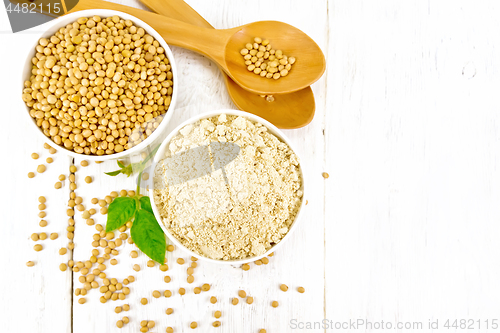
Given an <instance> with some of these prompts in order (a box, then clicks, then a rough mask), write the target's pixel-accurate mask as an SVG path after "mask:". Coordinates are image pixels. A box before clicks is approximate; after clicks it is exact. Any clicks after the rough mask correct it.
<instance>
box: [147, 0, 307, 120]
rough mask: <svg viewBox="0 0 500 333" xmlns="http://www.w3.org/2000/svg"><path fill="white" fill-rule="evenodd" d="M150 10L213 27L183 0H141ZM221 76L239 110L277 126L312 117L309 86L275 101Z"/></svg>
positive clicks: (278, 97)
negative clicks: (269, 100)
mask: <svg viewBox="0 0 500 333" xmlns="http://www.w3.org/2000/svg"><path fill="white" fill-rule="evenodd" d="M141 2H142V3H143V4H144V5H146V6H147V7H148V8H149V9H151V10H152V11H153V12H155V13H158V14H160V15H162V16H167V17H170V18H173V19H176V20H179V21H183V22H186V23H189V24H192V25H197V26H199V27H205V28H212V29H213V27H212V26H211V25H210V23H208V22H207V21H206V20H205V19H204V18H203V17H202V16H201V15H200V14H198V13H197V12H196V11H195V10H194V9H193V8H192V7H191V6H189V5H188V4H187V3H186V2H185V1H183V0H141ZM221 71H222V74H223V75H222V76H223V78H224V82H225V83H226V87H227V90H228V92H229V96H230V97H231V99H232V100H233V102H234V104H236V106H237V107H238V108H240V109H241V110H244V111H247V112H250V113H253V114H255V115H257V116H259V117H262V118H264V119H266V120H268V121H269V122H271V123H272V124H274V125H275V126H276V127H278V128H285V129H292V128H300V127H303V126H306V125H307V124H309V123H310V122H311V120H312V119H313V117H314V110H315V103H314V95H313V92H312V89H311V87H307V88H304V89H302V90H299V91H296V92H293V93H289V94H282V95H273V96H272V98H273V99H274V101H272V102H268V101H267V100H266V98H264V97H261V96H259V95H257V94H254V93H251V92H249V91H247V90H245V89H243V88H242V87H240V86H239V85H237V84H236V83H234V81H233V80H231V78H230V77H229V76H227V75H226V74H225V73H224V71H223V70H222V69H221Z"/></svg>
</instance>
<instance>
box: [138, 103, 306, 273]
mask: <svg viewBox="0 0 500 333" xmlns="http://www.w3.org/2000/svg"><path fill="white" fill-rule="evenodd" d="M150 173H151V174H152V176H150V177H149V180H148V186H149V196H150V198H151V204H152V208H153V212H154V215H155V217H156V219H157V221H158V222H159V224H160V226H161V228H162V229H163V231H164V232H165V234H166V235H167V237H168V238H169V240H170V242H172V243H173V244H174V245H176V246H177V247H179V248H181V249H183V250H184V251H186V252H187V253H189V254H190V255H191V256H194V257H196V258H199V259H201V260H205V261H209V262H213V263H218V264H232V265H239V264H246V263H249V262H252V261H256V260H259V259H261V258H263V257H265V256H268V255H269V254H270V253H272V252H274V251H275V250H277V249H278V248H279V247H280V246H281V245H282V244H283V243H284V242H285V240H287V239H289V238H290V237H291V234H292V232H293V231H294V230H295V229H296V227H297V222H298V221H299V220H300V216H301V214H302V211H303V210H304V205H305V192H304V190H305V186H304V183H305V182H304V172H303V171H302V166H301V164H300V158H299V157H298V156H297V150H296V149H295V148H294V147H293V144H292V143H291V142H290V140H289V139H288V138H287V137H286V136H285V135H284V134H283V133H282V132H281V131H280V130H279V129H278V128H276V127H275V126H274V125H272V124H271V123H269V122H268V121H266V120H264V119H262V118H260V117H258V116H255V115H253V114H250V113H247V112H244V111H238V110H218V111H212V112H207V113H202V114H200V115H198V116H196V117H193V118H190V119H189V120H187V121H185V122H184V123H182V124H180V125H179V126H178V127H177V128H176V129H175V130H173V131H172V132H171V133H170V134H169V135H168V136H167V138H166V139H165V140H164V141H163V143H162V144H161V146H160V148H159V149H158V152H157V153H156V155H155V157H154V160H153V164H152V167H151V171H150Z"/></svg>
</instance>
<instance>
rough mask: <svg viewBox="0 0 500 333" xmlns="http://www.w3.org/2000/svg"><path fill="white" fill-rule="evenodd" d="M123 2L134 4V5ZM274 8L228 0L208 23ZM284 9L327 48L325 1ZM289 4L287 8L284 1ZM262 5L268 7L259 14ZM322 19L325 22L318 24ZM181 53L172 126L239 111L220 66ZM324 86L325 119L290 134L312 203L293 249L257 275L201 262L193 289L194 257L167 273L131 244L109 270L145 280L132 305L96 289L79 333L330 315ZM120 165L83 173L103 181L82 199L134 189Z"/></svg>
mask: <svg viewBox="0 0 500 333" xmlns="http://www.w3.org/2000/svg"><path fill="white" fill-rule="evenodd" d="M121 3H126V4H130V3H131V2H121ZM190 4H191V5H192V6H193V7H194V8H195V9H198V8H200V9H202V10H203V9H207V7H209V6H208V4H206V3H204V2H203V1H198V2H195V1H191V2H190ZM134 5H135V3H134ZM210 6H213V4H212V5H210ZM266 6H268V4H264V3H263V2H262V3H258V6H257V8H255V11H253V12H252V13H251V14H250V15H248V12H247V11H246V10H245V9H244V7H241V8H240V7H238V6H234V4H232V3H231V2H223V3H220V4H217V7H218V8H219V12H224V11H227V12H231V15H230V17H226V18H223V19H221V16H220V15H209V16H208V17H207V19H208V20H209V21H211V22H212V23H214V24H215V25H216V26H219V27H224V26H225V27H229V26H234V25H238V24H243V23H245V22H238V21H239V20H241V18H242V17H245V19H246V20H248V21H254V20H262V19H268V18H269V17H268V16H269V15H266V11H264V10H263V8H264V7H266ZM276 6H277V7H276V8H275V9H276V10H275V11H274V10H273V12H274V13H276V14H279V15H275V16H273V17H274V19H278V20H282V21H286V22H288V23H291V24H295V25H297V26H299V28H301V29H303V30H304V31H305V32H306V33H309V34H310V35H311V36H312V37H313V38H315V39H316V41H317V42H318V43H319V44H320V45H321V46H325V45H326V28H325V24H326V10H325V9H326V8H325V3H322V4H321V3H318V4H317V5H314V6H312V7H311V6H309V5H307V6H306V5H305V4H301V3H299V2H298V1H297V2H294V4H293V6H292V7H290V8H289V9H287V10H285V11H282V12H281V13H279V11H278V10H277V9H278V5H276ZM281 7H283V3H282V6H281ZM258 8H260V9H261V10H257V9H258ZM297 8H299V9H300V10H299V11H297ZM318 11H319V12H321V13H323V15H322V16H321V17H320V18H317V20H315V22H314V23H311V22H310V21H309V22H308V21H306V20H304V19H303V17H302V16H298V15H297V13H299V12H302V13H304V12H306V13H308V15H309V16H312V15H313V13H315V12H318ZM293 13H295V14H293ZM213 14H215V12H214V13H213ZM321 20H323V21H321ZM317 22H323V23H322V24H317ZM173 52H174V56H175V60H176V62H177V65H178V67H179V71H180V73H181V75H179V80H178V81H179V82H178V84H179V89H180V90H179V91H180V93H179V101H178V106H177V107H176V110H175V113H174V116H173V118H172V120H171V124H170V125H169V130H171V129H173V128H174V127H175V126H176V125H177V124H179V123H180V122H182V121H184V120H186V119H188V118H189V117H191V116H193V115H196V114H198V113H200V112H204V111H209V110H213V109H219V108H231V107H233V105H232V103H231V102H230V100H229V97H228V96H227V93H226V91H225V88H224V86H223V81H222V78H221V76H220V74H219V72H218V69H217V68H216V66H214V65H213V64H212V63H211V62H210V61H209V60H207V59H205V58H204V57H202V56H199V55H197V54H194V53H192V52H190V51H186V50H182V49H178V48H173ZM193 82H196V84H193ZM324 82H325V81H322V82H320V83H318V84H316V85H315V87H314V90H315V93H316V96H317V105H318V106H317V116H316V118H315V120H314V121H313V123H312V124H311V125H309V126H308V127H307V128H305V129H301V130H294V131H287V133H286V134H287V135H289V136H290V137H291V138H292V139H293V141H294V143H296V145H297V147H298V149H299V154H301V156H303V163H304V165H305V167H306V170H307V172H308V174H307V175H308V176H309V177H308V178H309V179H308V181H309V183H308V185H309V191H310V192H309V195H308V198H307V199H308V200H309V201H310V204H309V205H308V206H307V210H306V214H305V215H304V220H303V221H302V225H301V226H300V227H299V229H298V230H297V231H296V233H295V234H294V235H293V237H292V239H290V240H289V242H288V244H285V245H284V247H283V248H282V249H281V250H280V251H279V253H277V255H276V256H275V257H273V258H270V259H271V260H270V261H271V263H270V264H269V265H268V266H260V267H258V266H254V265H252V269H251V270H250V271H248V272H244V271H242V270H241V268H239V267H231V266H227V267H226V266H222V267H219V266H217V265H212V264H207V263H202V262H200V261H198V268H196V270H195V274H194V276H195V282H194V283H193V284H191V285H190V284H188V283H187V282H186V277H187V273H186V268H187V264H186V265H183V266H180V265H178V264H176V263H175V260H176V259H177V258H179V257H182V258H184V259H185V260H186V262H188V263H189V262H190V261H189V257H188V256H187V255H186V254H184V253H183V252H181V251H180V250H176V251H174V252H173V253H169V254H168V264H169V267H170V269H169V271H168V272H166V273H163V272H160V271H159V270H158V268H157V267H156V268H148V267H146V262H147V258H146V257H145V256H144V255H142V254H141V255H140V256H139V258H137V259H131V258H130V257H129V253H130V250H131V249H133V248H134V247H133V246H130V245H129V244H127V245H126V246H125V248H124V249H123V250H121V251H120V254H119V255H118V261H119V265H117V266H116V267H111V269H110V268H108V270H110V271H111V272H112V275H113V276H114V275H117V276H120V277H124V276H126V275H128V274H132V275H134V276H136V278H137V282H135V283H133V284H132V285H131V286H130V288H131V290H132V293H131V295H130V297H129V298H128V299H127V301H125V302H120V301H116V302H108V303H106V304H100V303H99V302H98V300H97V299H98V297H97V296H96V294H97V293H96V292H95V291H92V292H91V294H92V295H93V296H92V297H87V298H92V300H90V299H89V300H88V302H87V304H85V305H83V306H82V305H79V304H75V307H74V322H75V326H74V332H75V333H78V332H84V331H88V330H89V329H90V330H91V331H93V332H96V333H97V332H107V331H108V330H109V329H111V328H112V327H114V325H115V322H116V320H118V319H119V318H121V317H122V316H123V315H127V316H129V317H130V318H131V320H132V322H131V323H130V324H129V325H126V326H125V327H124V328H123V329H122V330H121V331H122V332H136V331H137V330H138V328H139V326H138V325H139V322H140V321H141V320H155V321H156V327H157V329H155V331H156V330H157V331H165V328H166V327H167V326H172V327H174V328H175V331H176V332H183V331H188V330H190V329H189V328H188V325H189V323H190V322H191V321H196V322H198V329H201V330H202V331H207V330H214V331H215V329H213V328H211V323H212V322H213V321H214V320H215V318H213V312H214V311H215V310H220V311H222V313H223V315H222V318H221V319H220V321H221V322H222V327H221V328H218V329H217V330H219V331H220V332H233V331H234V330H237V329H240V328H242V327H245V330H249V331H258V329H260V328H266V329H268V331H270V332H272V331H286V330H287V329H289V327H288V325H289V320H291V319H292V318H298V317H301V316H323V310H324V308H323V274H324V272H323V253H324V250H323V249H324V245H323V242H324V239H323V219H322V216H323V207H324V202H323V200H322V196H323V190H322V188H323V181H322V180H321V179H318V178H316V179H315V177H313V173H320V171H321V163H322V162H320V163H315V162H314V161H322V160H323V156H324V155H323V143H322V142H323V135H322V131H321V129H322V128H323V117H324V110H325V109H324V102H322V101H324V96H325V95H326V91H325V86H324ZM305 136H308V137H310V138H311V139H310V140H307V141H305V140H303V138H304V137H305ZM311 147H312V149H311ZM113 168H114V165H113V162H105V163H103V164H100V165H97V166H96V165H94V164H92V165H91V166H90V167H88V168H85V169H82V170H83V171H82V173H83V172H84V173H88V174H93V175H95V177H96V180H95V182H94V184H92V185H85V184H84V185H82V186H80V187H79V189H78V190H77V192H78V193H79V195H82V196H83V197H84V200H86V201H88V200H90V199H91V198H92V197H93V196H96V194H95V193H96V192H95V191H96V190H97V187H96V185H95V184H97V183H99V185H100V189H99V190H98V191H99V192H98V195H100V196H101V197H102V196H103V195H104V194H106V193H109V191H111V190H119V189H121V188H122V187H127V186H125V185H124V183H122V181H123V179H124V178H123V177H122V178H115V179H109V177H107V176H104V175H103V174H102V173H103V171H109V170H112V169H113ZM311 170H313V171H311ZM79 172H80V171H79ZM79 172H77V174H79ZM84 175H85V174H82V175H81V177H82V178H83V177H84ZM80 183H81V182H80ZM120 184H121V185H120ZM125 184H127V185H129V186H128V187H131V186H132V183H131V182H128V181H127V182H126V183H125ZM97 219H98V220H99V221H102V222H101V223H104V222H103V218H102V217H101V216H97ZM82 222H83V221H80V222H78V221H77V225H82ZM84 227H85V228H86V229H85V230H84V231H83V232H84V233H85V234H82V233H81V232H77V234H76V235H77V236H76V237H77V240H76V243H77V244H79V245H78V246H77V249H75V251H76V252H75V254H79V255H80V253H83V254H82V256H83V258H85V257H88V256H89V253H90V251H91V247H90V242H91V234H92V233H94V232H95V231H94V230H92V228H91V227H87V226H84ZM79 240H80V241H79ZM297 259H299V260H297ZM135 263H139V265H140V266H141V271H140V272H138V273H136V272H134V271H133V270H131V267H132V265H133V264H135ZM108 267H109V265H108ZM106 272H107V271H106ZM115 272H116V273H115ZM167 274H168V275H169V276H171V278H172V282H171V283H169V284H166V283H165V282H164V281H163V278H164V276H165V275H167ZM270 277H271V278H270ZM75 281H76V278H75ZM75 283H76V282H75ZM203 283H209V284H210V285H211V286H212V287H211V290H210V291H209V292H207V293H202V294H200V295H194V294H193V288H194V287H196V286H201V284H203ZM280 283H286V284H287V285H288V286H289V287H290V291H289V292H288V293H286V294H285V293H283V292H281V291H280V290H279V284H280ZM298 286H304V287H305V288H306V290H307V292H306V293H305V294H303V295H302V294H299V293H298V292H297V291H296V288H297V287H298ZM180 287H183V288H186V295H184V296H180V295H179V294H178V289H179V288H180ZM167 288H168V289H169V290H171V291H172V292H173V296H172V297H171V298H168V299H167V298H164V297H161V298H159V299H155V298H153V297H152V296H151V293H152V291H153V290H159V291H161V292H162V293H163V291H164V290H165V289H167ZM239 289H244V290H246V291H247V293H248V294H249V295H252V296H253V297H254V298H255V302H254V304H253V305H248V304H246V303H244V302H243V300H241V299H240V304H239V305H238V306H233V305H231V304H230V300H231V299H232V298H233V297H236V296H237V291H238V290H239ZM210 296H216V297H217V298H218V300H219V301H218V303H217V304H214V305H212V304H210V302H209V298H210ZM142 297H146V298H148V300H149V304H148V305H145V306H143V305H140V303H139V301H140V298H142ZM275 299H276V300H278V301H279V302H280V306H279V307H278V308H277V309H273V308H272V307H271V306H270V302H271V301H272V300H275ZM123 303H129V304H131V311H130V312H129V313H121V314H119V315H116V314H114V313H112V312H111V311H112V310H113V309H114V306H115V305H121V304H123ZM167 307H171V308H173V309H174V314H172V315H170V316H167V315H166V314H165V310H166V308H167Z"/></svg>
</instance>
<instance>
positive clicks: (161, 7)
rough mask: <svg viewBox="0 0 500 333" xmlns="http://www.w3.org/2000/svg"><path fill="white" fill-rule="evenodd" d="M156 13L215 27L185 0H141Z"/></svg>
mask: <svg viewBox="0 0 500 333" xmlns="http://www.w3.org/2000/svg"><path fill="white" fill-rule="evenodd" d="M140 1H141V3H142V4H144V5H146V7H148V8H149V9H151V10H152V11H153V12H154V13H157V14H160V15H162V16H166V17H170V18H173V19H175V20H179V21H182V22H186V23H189V24H192V25H196V26H198V27H204V28H211V29H213V28H214V27H213V26H212V25H211V24H210V23H208V22H207V21H206V20H205V19H204V18H203V16H201V15H200V14H198V12H197V11H196V10H194V9H193V8H192V7H191V6H190V5H188V4H187V3H186V2H185V1H183V0H140Z"/></svg>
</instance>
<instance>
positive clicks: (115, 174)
mask: <svg viewBox="0 0 500 333" xmlns="http://www.w3.org/2000/svg"><path fill="white" fill-rule="evenodd" d="M121 172H122V171H121V170H116V171H111V172H105V174H107V175H108V176H118V175H119V174H120V173H121Z"/></svg>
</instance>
